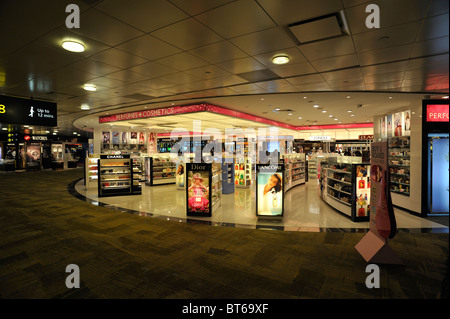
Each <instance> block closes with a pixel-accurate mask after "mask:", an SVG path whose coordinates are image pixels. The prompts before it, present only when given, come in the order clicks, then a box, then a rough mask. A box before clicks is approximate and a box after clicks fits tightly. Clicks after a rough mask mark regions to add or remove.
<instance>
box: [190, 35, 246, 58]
mask: <svg viewBox="0 0 450 319" xmlns="http://www.w3.org/2000/svg"><path fill="white" fill-rule="evenodd" d="M189 53H192V54H194V55H196V56H198V57H199V58H202V59H204V60H206V61H208V62H210V63H213V64H215V63H219V62H224V61H230V60H236V59H240V58H245V57H248V55H247V54H246V53H245V52H243V51H242V50H240V49H239V48H237V47H236V46H235V45H234V44H232V43H231V42H229V41H220V42H216V43H212V44H209V45H206V46H202V47H199V48H196V49H193V50H190V51H189Z"/></svg>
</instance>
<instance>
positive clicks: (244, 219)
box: [75, 180, 448, 232]
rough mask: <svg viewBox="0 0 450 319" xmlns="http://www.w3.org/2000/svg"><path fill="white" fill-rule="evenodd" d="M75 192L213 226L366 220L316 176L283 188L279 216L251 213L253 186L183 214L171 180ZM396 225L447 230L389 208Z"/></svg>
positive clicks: (349, 224)
mask: <svg viewBox="0 0 450 319" xmlns="http://www.w3.org/2000/svg"><path fill="white" fill-rule="evenodd" d="M75 190H76V192H78V193H79V195H81V197H85V198H86V200H87V201H88V202H90V203H92V204H94V205H101V206H106V207H109V208H113V209H118V210H124V211H127V212H130V213H133V214H138V215H141V216H148V217H158V218H166V219H168V220H178V221H180V222H190V223H206V224H211V225H213V226H231V227H240V228H263V229H264V228H266V229H277V230H285V231H313V232H314V231H330V230H331V231H333V230H341V231H365V230H367V229H368V228H369V222H353V221H351V220H350V219H349V218H348V217H347V216H344V215H343V214H341V213H340V212H338V211H336V210H335V209H334V208H332V207H331V206H329V205H328V204H327V203H325V202H324V201H323V200H321V199H320V198H319V194H318V182H317V181H316V180H314V181H309V182H307V183H306V184H304V185H299V186H296V187H294V188H292V189H290V190H288V191H287V192H286V193H285V214H284V217H283V218H282V219H281V220H264V219H258V218H257V217H256V214H255V212H256V208H255V191H254V189H252V188H246V189H242V188H236V190H235V192H234V193H233V194H227V195H222V205H221V206H220V207H218V208H217V209H216V210H215V211H213V213H212V217H189V218H187V216H186V208H185V207H186V206H185V191H184V189H178V188H177V187H176V186H175V185H161V186H153V187H150V186H143V187H142V195H133V196H114V197H101V198H99V197H98V196H97V189H96V188H94V189H92V188H89V189H86V187H85V186H84V181H83V180H80V181H78V182H77V183H76V184H75ZM395 215H396V220H397V227H398V229H399V231H401V230H407V231H433V232H448V226H446V225H443V224H440V223H437V222H434V221H431V220H429V219H425V218H422V217H418V216H415V215H412V214H410V213H408V212H406V211H403V210H401V209H399V208H395Z"/></svg>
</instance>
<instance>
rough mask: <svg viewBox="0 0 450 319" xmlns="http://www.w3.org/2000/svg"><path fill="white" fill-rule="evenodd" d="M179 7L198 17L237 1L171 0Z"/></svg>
mask: <svg viewBox="0 0 450 319" xmlns="http://www.w3.org/2000/svg"><path fill="white" fill-rule="evenodd" d="M169 1H170V2H172V3H173V4H174V5H176V6H177V7H179V8H181V9H182V10H183V11H185V12H187V13H189V14H190V15H196V14H199V13H202V12H205V11H208V10H211V9H214V8H217V7H219V6H222V5H224V4H227V3H230V2H233V1H235V0H208V1H204V0H189V1H185V0H169Z"/></svg>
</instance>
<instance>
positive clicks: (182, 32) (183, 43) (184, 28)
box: [152, 18, 223, 51]
mask: <svg viewBox="0 0 450 319" xmlns="http://www.w3.org/2000/svg"><path fill="white" fill-rule="evenodd" d="M152 35H154V36H155V37H157V38H159V39H161V40H164V41H167V42H168V43H170V44H172V45H174V46H176V47H177V48H180V49H182V50H186V51H187V50H191V49H194V48H198V47H202V46H205V45H207V44H210V43H214V42H219V41H222V40H223V38H222V37H221V36H219V35H218V34H216V33H215V32H213V31H211V30H210V29H208V28H207V27H206V26H204V25H203V24H201V23H200V22H198V21H197V20H195V19H194V18H190V19H185V20H182V21H180V22H177V23H174V24H171V25H169V26H167V27H164V28H161V29H158V30H156V31H154V32H152Z"/></svg>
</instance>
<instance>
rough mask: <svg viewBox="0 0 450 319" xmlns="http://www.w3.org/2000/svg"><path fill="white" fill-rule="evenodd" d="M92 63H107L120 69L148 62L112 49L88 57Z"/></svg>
mask: <svg viewBox="0 0 450 319" xmlns="http://www.w3.org/2000/svg"><path fill="white" fill-rule="evenodd" d="M90 59H92V60H94V61H99V62H101V63H107V64H110V65H113V66H116V67H119V68H122V69H127V68H130V67H132V66H135V65H138V64H142V63H145V62H147V61H148V60H146V59H144V58H141V57H138V56H136V55H133V54H130V53H127V52H124V51H121V50H117V49H114V48H111V49H108V50H105V51H102V52H100V53H97V54H95V55H93V56H91V57H90Z"/></svg>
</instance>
